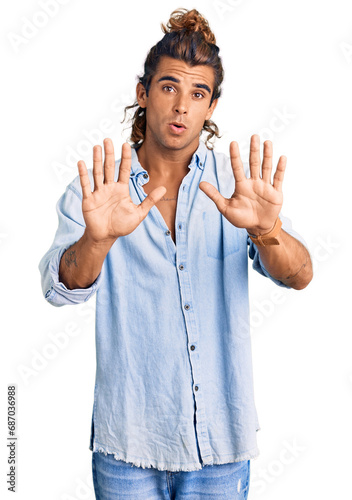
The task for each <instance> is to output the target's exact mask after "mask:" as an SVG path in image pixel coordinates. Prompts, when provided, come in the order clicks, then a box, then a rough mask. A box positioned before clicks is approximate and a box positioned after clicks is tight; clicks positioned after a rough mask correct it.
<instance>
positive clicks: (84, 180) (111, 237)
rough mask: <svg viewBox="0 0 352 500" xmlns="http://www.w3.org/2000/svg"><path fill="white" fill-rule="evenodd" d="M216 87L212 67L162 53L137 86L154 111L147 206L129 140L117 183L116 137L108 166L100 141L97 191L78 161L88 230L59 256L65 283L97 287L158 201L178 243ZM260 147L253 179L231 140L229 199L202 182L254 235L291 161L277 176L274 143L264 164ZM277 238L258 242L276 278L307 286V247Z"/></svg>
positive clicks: (142, 157)
mask: <svg viewBox="0 0 352 500" xmlns="http://www.w3.org/2000/svg"><path fill="white" fill-rule="evenodd" d="M166 77H171V80H170V78H168V79H167V80H166V79H165V78H166ZM160 79H162V80H161V81H160ZM175 80H177V81H175ZM195 85H197V86H195ZM199 86H200V87H199ZM207 88H209V90H210V92H208V90H207ZM213 88H214V73H213V69H212V68H211V67H209V66H205V65H202V66H195V67H191V66H190V65H188V64H187V63H184V62H183V61H178V60H175V59H172V58H170V57H162V58H161V60H160V63H159V66H158V68H157V72H156V74H155V75H154V76H153V78H152V81H151V86H150V90H149V94H148V96H147V94H146V91H145V89H144V87H143V86H142V85H141V84H140V83H139V84H138V85H137V88H136V93H137V101H138V103H139V105H140V106H141V107H143V108H145V110H146V116H147V128H146V134H145V140H144V141H143V144H142V146H141V147H140V148H139V150H138V159H139V162H140V163H141V165H142V167H143V168H145V169H146V170H147V171H148V173H149V178H150V180H149V182H148V183H146V184H145V185H144V186H143V188H144V190H145V192H146V194H147V198H146V199H145V200H144V201H143V202H142V203H141V204H140V205H135V204H134V203H133V202H132V200H131V198H130V195H129V176H130V170H131V148H130V146H129V144H128V143H125V144H123V146H122V153H121V165H120V171H119V176H118V180H117V181H116V182H115V181H114V172H115V155H114V149H113V144H112V141H111V139H105V140H104V150H105V160H104V165H103V161H102V149H101V147H100V146H94V148H93V177H94V190H93V192H92V191H91V186H90V181H89V178H88V172H87V168H86V165H85V163H84V162H83V161H79V162H78V170H79V175H80V181H81V186H82V193H83V200H82V211H83V217H84V220H85V223H86V228H85V232H84V234H83V236H82V238H81V239H80V240H79V241H78V242H77V243H75V244H74V245H73V246H72V247H71V248H69V249H68V250H67V251H66V252H65V253H64V255H63V257H62V259H61V262H60V270H59V277H60V281H62V282H63V283H64V284H65V285H66V287H67V288H71V289H73V288H85V287H88V286H89V285H91V283H93V282H94V281H95V279H96V278H97V276H98V275H99V273H100V271H101V268H102V265H103V262H104V259H105V257H106V255H107V253H108V251H109V250H110V248H111V246H112V245H113V243H114V242H115V241H116V240H117V238H119V237H121V236H125V235H127V234H130V233H131V232H132V231H133V230H134V229H135V228H136V227H137V226H138V225H139V224H140V223H141V222H142V221H143V220H144V218H145V217H146V216H147V215H148V212H149V210H150V209H151V208H152V207H153V206H154V205H156V207H157V208H158V209H159V210H160V212H161V214H162V216H163V217H164V219H165V222H166V223H167V225H168V227H169V228H170V231H171V232H172V237H173V239H174V241H175V234H174V226H175V212H176V203H177V193H178V189H179V186H180V184H181V182H182V179H183V177H184V176H185V175H186V174H187V173H188V165H189V163H190V160H191V158H192V155H193V153H194V152H195V151H196V149H197V148H198V146H199V135H200V132H201V129H202V127H203V124H204V121H205V120H207V119H210V117H211V115H212V113H213V111H214V109H215V107H216V104H217V101H216V100H215V101H214V102H213V103H212V105H210V101H211V94H212V92H213ZM171 122H178V123H180V122H182V123H184V124H185V125H186V127H187V128H186V129H185V130H183V131H182V133H177V131H176V129H175V128H173V127H172V126H171V125H170V123H171ZM259 146H260V141H259V136H258V135H253V136H252V137H251V145H250V157H249V163H250V172H251V176H250V179H246V177H245V174H244V170H243V165H242V161H241V158H240V155H239V148H238V144H237V142H235V141H233V142H232V143H231V144H230V158H231V165H232V169H233V173H234V177H235V181H236V183H235V191H234V193H233V195H232V196H231V198H230V199H225V198H224V197H223V196H222V195H221V194H220V193H219V192H218V190H217V189H216V188H215V187H214V186H212V185H211V184H209V183H207V182H201V183H200V184H199V188H200V189H201V190H202V191H203V192H204V193H205V194H206V195H207V196H209V198H210V199H212V200H213V202H214V203H215V204H216V206H217V208H218V210H219V211H220V212H221V213H222V214H223V215H224V217H226V218H227V219H228V220H229V221H230V222H231V224H233V225H235V226H237V227H242V228H246V229H247V231H249V232H250V233H251V234H256V235H258V234H261V235H263V234H266V233H268V232H269V231H270V230H271V228H272V227H273V226H274V223H275V221H276V218H277V216H278V214H279V212H280V209H281V206H282V201H283V195H282V182H283V177H284V171H285V167H286V161H287V160H286V157H285V156H281V157H280V159H279V161H278V165H277V168H276V170H275V173H274V177H273V182H271V172H272V156H273V148H272V143H271V141H265V143H264V151H263V163H262V165H261V161H260V147H259ZM277 238H278V240H279V243H280V244H279V245H276V246H270V247H258V249H259V252H260V257H261V259H262V261H263V264H264V265H265V267H266V269H267V270H268V271H269V273H270V274H271V275H272V276H273V277H275V278H277V279H279V280H281V281H282V282H283V283H285V284H288V285H289V286H291V287H292V288H296V289H301V288H304V287H305V286H307V284H308V283H309V282H310V280H311V279H312V265H311V259H310V256H309V253H308V251H307V249H306V248H305V247H304V246H303V245H302V244H301V243H300V242H299V241H297V240H296V239H295V238H293V237H292V236H290V235H288V234H287V233H286V232H285V231H283V230H280V233H279V235H278V237H277Z"/></svg>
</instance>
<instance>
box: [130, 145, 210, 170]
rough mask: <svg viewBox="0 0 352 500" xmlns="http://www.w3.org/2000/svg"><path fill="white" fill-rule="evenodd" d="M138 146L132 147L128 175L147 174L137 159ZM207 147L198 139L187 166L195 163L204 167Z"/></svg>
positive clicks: (199, 166) (190, 166) (201, 168)
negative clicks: (197, 144)
mask: <svg viewBox="0 0 352 500" xmlns="http://www.w3.org/2000/svg"><path fill="white" fill-rule="evenodd" d="M137 150H138V148H132V166H131V173H130V177H136V176H137V175H139V174H143V175H144V174H148V172H147V171H146V170H145V169H144V168H143V167H142V165H141V164H140V163H139V161H138V155H137ZM207 151H208V149H207V147H206V145H205V144H204V142H203V141H199V146H198V148H197V149H196V151H195V152H194V153H193V156H192V158H191V162H190V164H189V165H188V167H189V168H192V167H194V166H195V165H196V166H197V167H198V168H199V169H200V170H203V169H204V165H205V161H206V158H207Z"/></svg>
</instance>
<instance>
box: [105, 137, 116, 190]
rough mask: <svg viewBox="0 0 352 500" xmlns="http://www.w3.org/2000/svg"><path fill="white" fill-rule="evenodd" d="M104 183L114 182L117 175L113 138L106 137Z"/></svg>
mask: <svg viewBox="0 0 352 500" xmlns="http://www.w3.org/2000/svg"><path fill="white" fill-rule="evenodd" d="M104 152H105V159H104V183H105V184H109V183H111V182H114V175H115V153H114V145H113V143H112V140H111V139H104Z"/></svg>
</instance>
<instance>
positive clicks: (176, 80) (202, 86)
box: [158, 76, 211, 94]
mask: <svg viewBox="0 0 352 500" xmlns="http://www.w3.org/2000/svg"><path fill="white" fill-rule="evenodd" d="M164 80H168V81H170V82H175V83H180V80H178V79H177V78H175V77H174V76H162V77H161V78H159V80H158V83H159V82H163V81H164ZM193 87H196V88H197V89H204V90H206V91H207V92H209V94H211V90H210V88H209V86H208V85H206V84H205V83H194V84H193Z"/></svg>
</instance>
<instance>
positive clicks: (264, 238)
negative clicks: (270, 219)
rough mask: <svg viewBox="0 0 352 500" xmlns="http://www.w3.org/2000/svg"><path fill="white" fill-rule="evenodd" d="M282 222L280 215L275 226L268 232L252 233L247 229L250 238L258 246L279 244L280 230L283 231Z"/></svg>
mask: <svg viewBox="0 0 352 500" xmlns="http://www.w3.org/2000/svg"><path fill="white" fill-rule="evenodd" d="M281 226H282V222H281V220H280V219H279V217H278V218H277V219H276V221H275V224H274V226H273V227H272V228H271V229H270V230H269V231H267V232H265V233H262V234H256V233H252V232H251V231H250V230H248V229H247V232H248V235H249V237H250V239H251V240H252V241H253V243H255V244H256V245H257V246H261V247H265V246H269V245H279V244H280V242H279V240H278V238H277V236H278V234H279V232H280V231H281Z"/></svg>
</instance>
